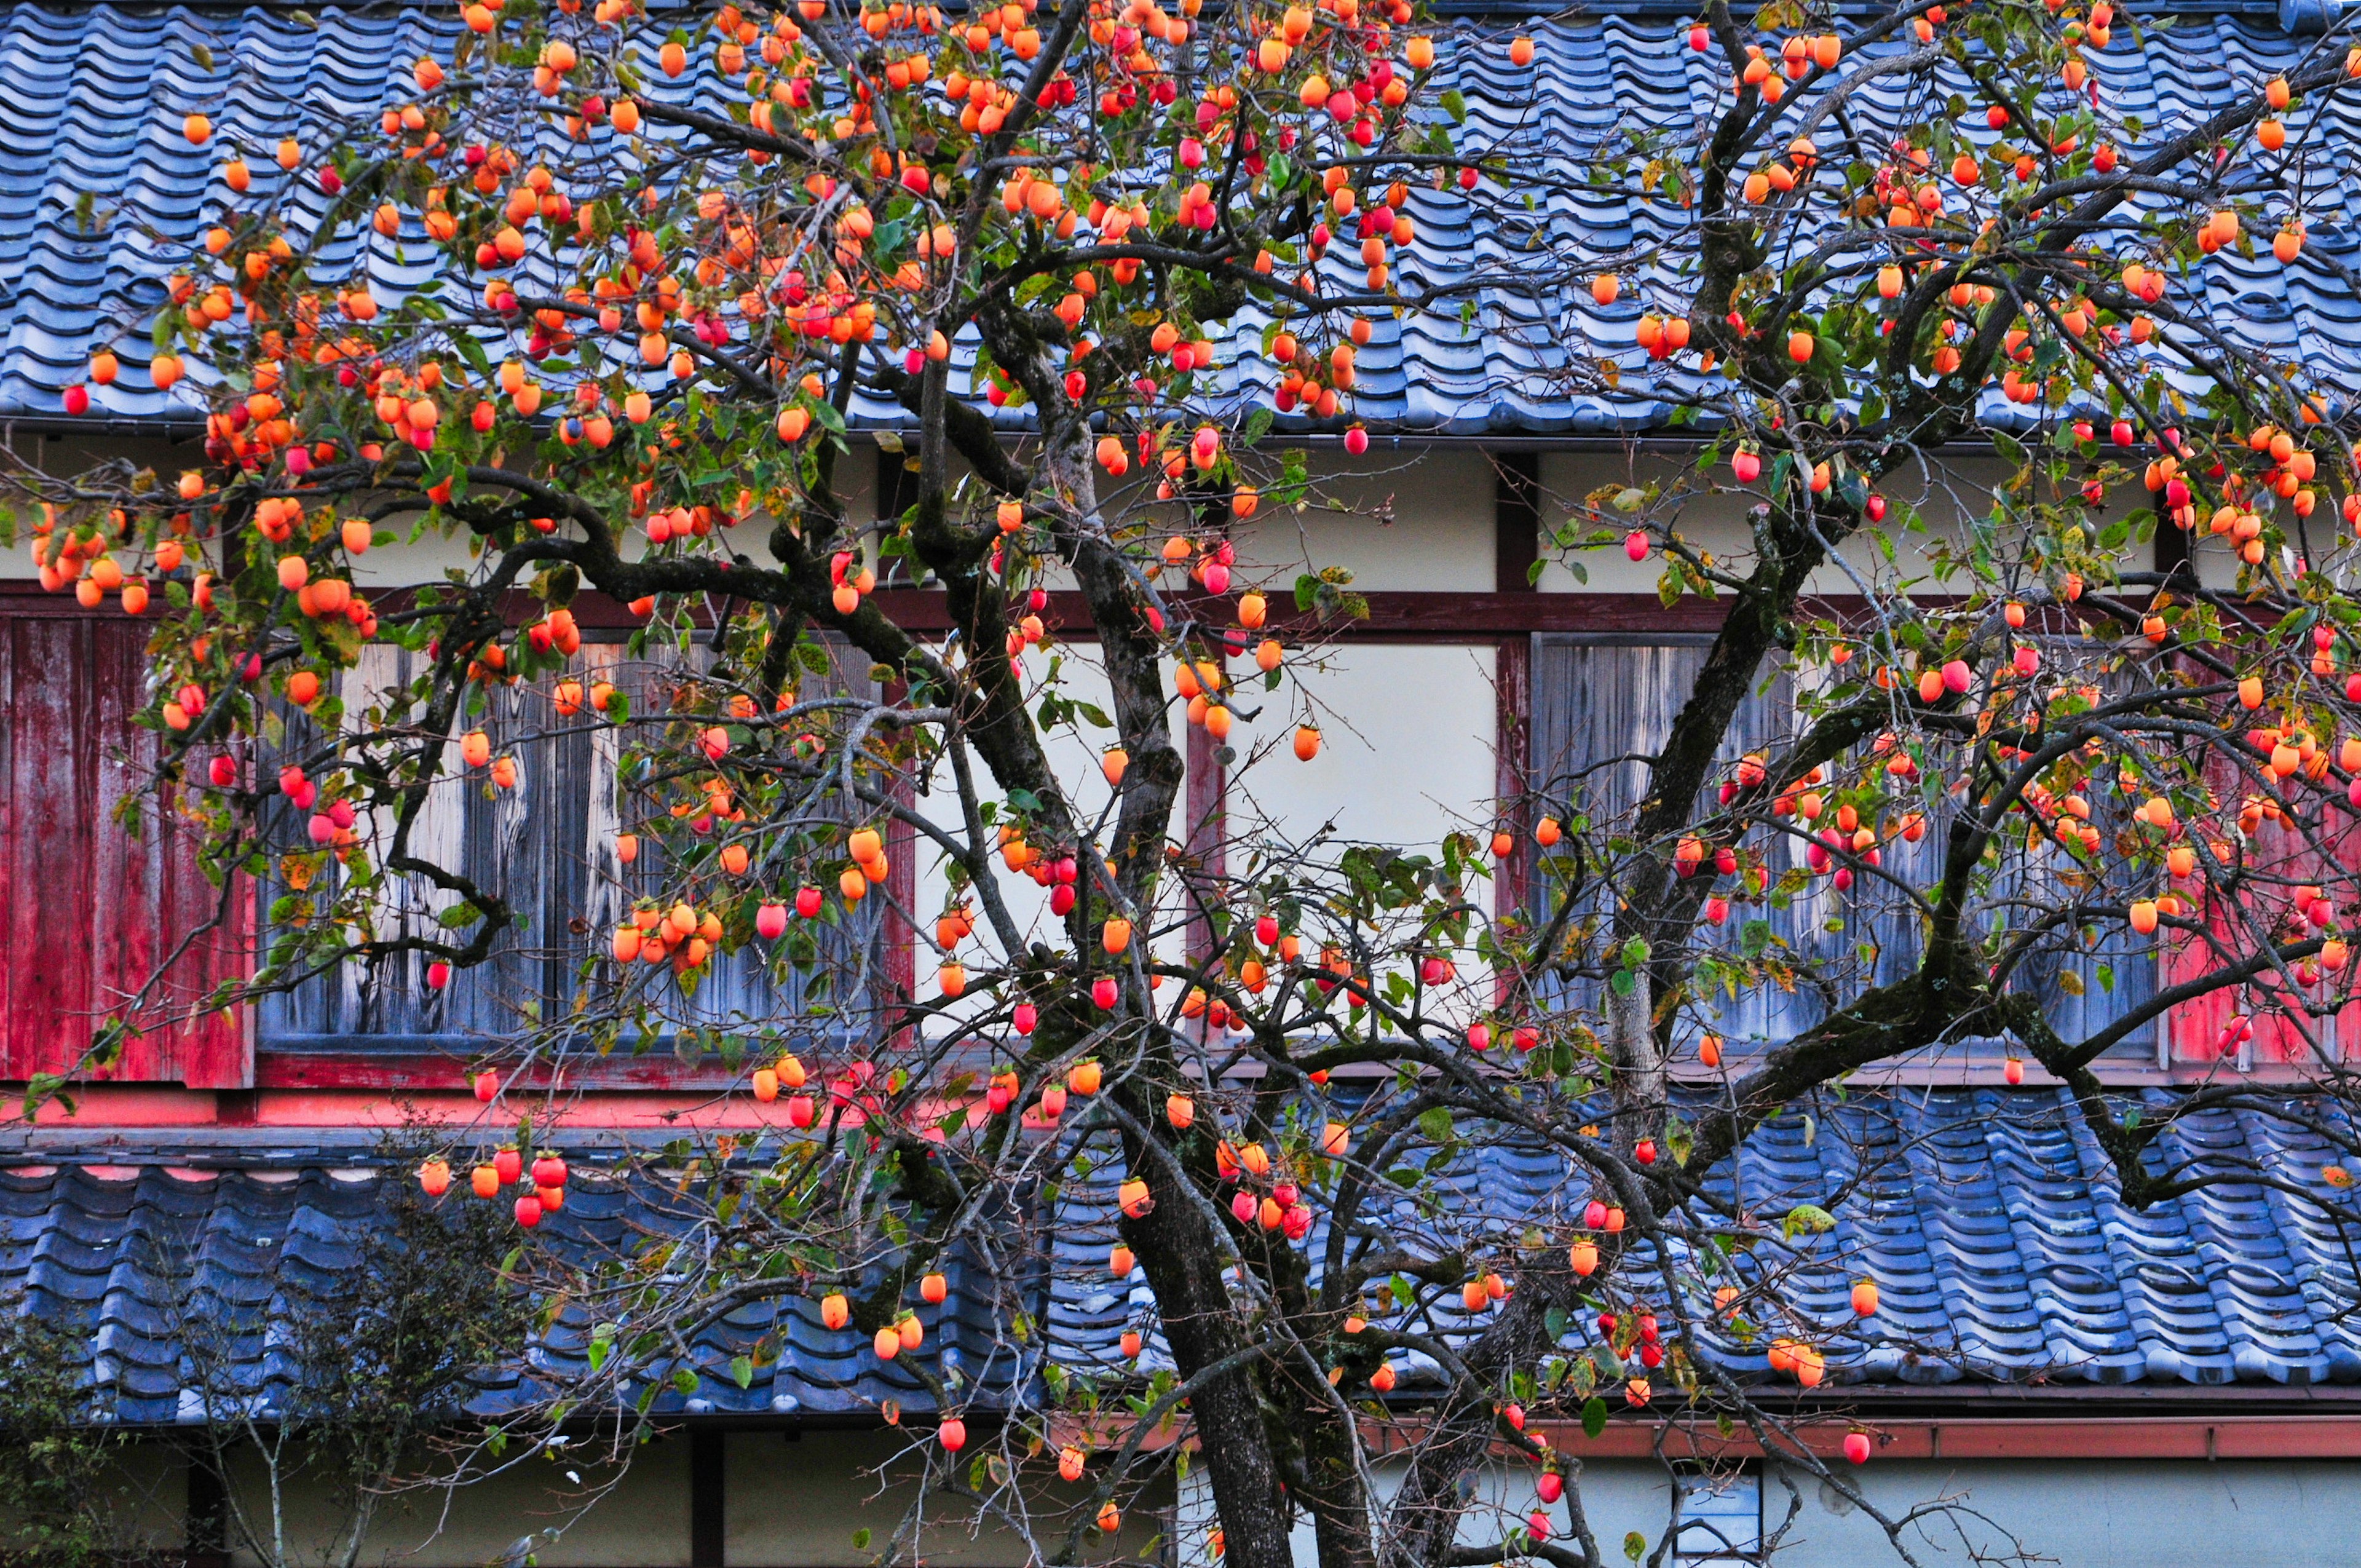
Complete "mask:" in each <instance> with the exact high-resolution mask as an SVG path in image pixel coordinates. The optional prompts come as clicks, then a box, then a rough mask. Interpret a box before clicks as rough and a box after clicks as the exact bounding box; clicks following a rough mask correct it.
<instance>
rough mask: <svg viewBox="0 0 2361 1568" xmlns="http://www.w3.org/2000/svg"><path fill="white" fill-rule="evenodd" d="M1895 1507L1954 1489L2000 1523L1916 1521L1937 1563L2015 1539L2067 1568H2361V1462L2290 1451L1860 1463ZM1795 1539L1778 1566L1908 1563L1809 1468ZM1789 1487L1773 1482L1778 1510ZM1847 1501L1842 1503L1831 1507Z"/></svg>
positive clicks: (1962, 1559) (1772, 1499) (1870, 1491)
mask: <svg viewBox="0 0 2361 1568" xmlns="http://www.w3.org/2000/svg"><path fill="white" fill-rule="evenodd" d="M1854 1477H1855V1479H1856V1480H1858V1481H1859V1482H1860V1483H1861V1486H1862V1488H1863V1490H1864V1491H1865V1492H1866V1494H1867V1495H1868V1497H1870V1500H1871V1501H1872V1502H1873V1503H1874V1504H1876V1505H1877V1506H1878V1507H1879V1508H1883V1509H1885V1510H1887V1511H1889V1512H1896V1511H1899V1510H1902V1509H1905V1508H1908V1507H1910V1506H1912V1505H1913V1504H1916V1503H1921V1502H1924V1501H1926V1500H1927V1499H1928V1498H1930V1497H1938V1496H1944V1497H1954V1498H1957V1499H1958V1500H1959V1501H1960V1502H1962V1503H1963V1504H1965V1505H1967V1506H1968V1507H1969V1508H1973V1509H1974V1510H1975V1511H1976V1512H1978V1513H1981V1514H1983V1515H1986V1516H1988V1517H1989V1519H1990V1520H1991V1522H1990V1523H1983V1522H1982V1521H1979V1520H1976V1519H1968V1518H1965V1517H1963V1516H1960V1515H1958V1514H1954V1515H1952V1516H1950V1520H1952V1521H1956V1528H1955V1527H1954V1524H1953V1523H1952V1522H1948V1521H1945V1520H1935V1521H1929V1522H1928V1523H1927V1525H1925V1526H1923V1527H1919V1528H1916V1529H1915V1530H1914V1531H1913V1533H1912V1535H1911V1537H1910V1538H1909V1540H1910V1546H1911V1550H1912V1552H1914V1553H1915V1554H1916V1555H1917V1556H1918V1558H1919V1561H1920V1562H1922V1563H1927V1564H1928V1565H1929V1568H1934V1565H1936V1564H1941V1565H1943V1568H1951V1565H1954V1564H1957V1565H1960V1568H1965V1565H1967V1564H1969V1563H1971V1562H1972V1561H1974V1559H1973V1557H1972V1556H1971V1547H1972V1548H1973V1549H1975V1550H1982V1551H1983V1552H1987V1553H1992V1554H1995V1555H1996V1554H1997V1553H1999V1552H2004V1551H2005V1550H2006V1549H2007V1547H2008V1544H2009V1542H2008V1537H2009V1536H2010V1535H2012V1534H2013V1535H2014V1536H2015V1537H2016V1538H2017V1539H2018V1540H2021V1541H2023V1542H2024V1544H2025V1546H2026V1548H2027V1549H2028V1550H2029V1551H2031V1552H2035V1553H2037V1554H2039V1555H2040V1556H2043V1557H2047V1558H2049V1559H2051V1560H2054V1561H2055V1562H2056V1563H2058V1564H2059V1568H2181V1565H2183V1564H2189V1565H2191V1568H2194V1565H2196V1564H2201V1563H2202V1564H2203V1565H2204V1568H2349V1565H2350V1564H2352V1563H2356V1562H2361V1466H2356V1465H2355V1464H2350V1463H2342V1464H2340V1463H2334V1462H2330V1461H2291V1460H2268V1461H2265V1460H2227V1461H2222V1462H2218V1463H2207V1462H2204V1461H2182V1460H2137V1461H2130V1460H2124V1461H2092V1462H2051V1463H2047V1464H2032V1463H2009V1462H1985V1463H1953V1464H1945V1463H1941V1462H1930V1463H1923V1464H1921V1463H1896V1464H1869V1465H1867V1466H1865V1467H1864V1468H1862V1469H1861V1470H1860V1471H1857V1472H1855V1473H1854ZM1801 1487H1802V1490H1803V1494H1804V1499H1805V1501H1804V1508H1803V1512H1802V1513H1801V1514H1800V1515H1799V1516H1798V1518H1797V1521H1796V1527H1795V1531H1794V1532H1793V1535H1792V1537H1791V1539H1792V1541H1793V1542H1794V1544H1793V1546H1792V1547H1791V1548H1790V1550H1788V1551H1786V1552H1782V1553H1781V1554H1780V1556H1779V1557H1778V1559H1777V1562H1778V1563H1779V1568H1861V1565H1862V1564H1867V1563H1880V1562H1886V1563H1891V1562H1896V1561H1898V1560H1897V1559H1896V1558H1894V1554H1893V1552H1892V1551H1891V1549H1890V1548H1889V1547H1888V1546H1887V1545H1886V1542H1885V1535H1884V1532H1883V1530H1880V1529H1879V1528H1878V1527H1877V1525H1876V1524H1875V1523H1874V1522H1873V1521H1872V1520H1871V1519H1869V1518H1868V1516H1867V1515H1865V1514H1863V1513H1861V1511H1860V1510H1859V1509H1857V1508H1846V1507H1845V1506H1844V1505H1843V1502H1842V1499H1841V1498H1839V1497H1835V1496H1834V1495H1833V1493H1831V1494H1829V1495H1828V1496H1826V1497H1824V1496H1822V1494H1821V1492H1820V1487H1819V1484H1818V1483H1817V1482H1816V1481H1813V1480H1811V1479H1809V1478H1808V1477H1806V1478H1805V1479H1804V1480H1803V1481H1802V1482H1801ZM1785 1495H1786V1494H1785V1492H1784V1489H1783V1488H1782V1487H1780V1486H1778V1484H1777V1483H1776V1481H1775V1480H1774V1481H1773V1482H1772V1483H1771V1484H1770V1485H1768V1486H1766V1487H1765V1489H1764V1501H1765V1508H1766V1511H1767V1512H1769V1513H1770V1514H1771V1516H1772V1518H1773V1519H1776V1518H1777V1517H1778V1516H1779V1513H1780V1512H1781V1511H1782V1510H1784V1507H1785V1504H1784V1497H1785ZM1831 1503H1835V1504H1837V1505H1838V1506H1837V1507H1833V1508H1832V1507H1831V1506H1830V1504H1831Z"/></svg>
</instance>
